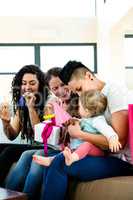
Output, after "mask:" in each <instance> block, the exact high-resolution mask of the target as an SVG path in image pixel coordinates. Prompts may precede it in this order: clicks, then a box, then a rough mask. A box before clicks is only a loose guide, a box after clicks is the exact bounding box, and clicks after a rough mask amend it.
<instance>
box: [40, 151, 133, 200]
mask: <svg viewBox="0 0 133 200" xmlns="http://www.w3.org/2000/svg"><path fill="white" fill-rule="evenodd" d="M126 175H133V167H132V165H130V164H129V163H127V162H125V161H122V160H120V159H118V158H116V157H100V156H99V157H92V156H86V157H85V158H84V159H82V160H79V161H77V162H75V163H73V164H72V165H71V166H66V165H65V162H64V156H63V154H62V153H60V154H59V155H57V156H56V157H55V159H54V160H53V162H52V163H51V165H50V167H49V169H48V172H47V174H46V175H45V178H44V194H43V199H44V200H53V199H54V200H64V199H65V197H66V190H67V184H68V176H71V177H74V179H75V180H77V181H84V182H85V181H91V180H96V179H102V178H108V177H114V176H126Z"/></svg>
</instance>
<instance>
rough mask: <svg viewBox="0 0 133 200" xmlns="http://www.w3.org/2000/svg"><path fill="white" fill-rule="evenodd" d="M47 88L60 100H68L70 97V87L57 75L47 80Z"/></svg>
mask: <svg viewBox="0 0 133 200" xmlns="http://www.w3.org/2000/svg"><path fill="white" fill-rule="evenodd" d="M49 89H50V90H51V91H52V92H53V94H54V95H55V96H56V97H58V98H60V99H61V100H62V101H65V100H68V99H69V98H70V93H71V92H70V89H69V88H68V86H67V85H64V84H63V83H62V81H61V80H60V79H59V77H55V76H52V78H51V79H50V81H49Z"/></svg>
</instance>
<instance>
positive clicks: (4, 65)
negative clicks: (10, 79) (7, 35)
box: [0, 46, 34, 73]
mask: <svg viewBox="0 0 133 200" xmlns="http://www.w3.org/2000/svg"><path fill="white" fill-rule="evenodd" d="M33 63H34V47H28V46H24V47H22V46H21V47H20V46H17V47H14V46H8V47H7V46H6V47H5V46H0V73H4V72H17V71H18V70H19V69H20V68H21V67H22V66H24V65H27V64H33Z"/></svg>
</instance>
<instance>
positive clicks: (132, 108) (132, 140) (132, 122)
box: [128, 104, 133, 161]
mask: <svg viewBox="0 0 133 200" xmlns="http://www.w3.org/2000/svg"><path fill="white" fill-rule="evenodd" d="M128 119H129V145H130V151H131V158H132V161H133V104H129V105H128Z"/></svg>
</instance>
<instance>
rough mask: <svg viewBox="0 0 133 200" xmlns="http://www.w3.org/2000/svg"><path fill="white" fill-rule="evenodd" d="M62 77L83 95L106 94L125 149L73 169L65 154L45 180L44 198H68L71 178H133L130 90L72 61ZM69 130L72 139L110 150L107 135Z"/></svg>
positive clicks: (88, 159)
mask: <svg viewBox="0 0 133 200" xmlns="http://www.w3.org/2000/svg"><path fill="white" fill-rule="evenodd" d="M60 78H61V80H62V81H63V82H64V84H67V85H69V87H70V88H71V89H72V90H73V91H75V92H76V93H78V94H79V95H80V94H81V92H85V91H89V90H92V89H95V90H99V91H101V92H103V93H104V94H105V95H106V97H107V99H108V109H107V110H106V112H105V117H106V119H107V120H108V122H110V124H111V125H112V127H113V128H114V130H115V131H116V132H117V134H118V136H119V139H120V142H121V144H122V147H123V150H122V151H121V152H120V153H119V154H113V155H112V156H107V157H96V156H95V157H91V156H87V157H85V158H84V159H82V160H80V161H78V162H75V163H73V164H72V165H71V166H66V164H65V161H64V156H63V155H62V154H59V155H57V156H56V157H55V159H54V160H53V162H52V163H51V165H50V167H49V169H48V172H47V174H46V176H45V179H44V183H45V184H44V196H43V199H45V200H52V199H54V200H64V199H65V196H66V190H67V184H68V176H72V177H74V178H75V179H76V180H78V181H91V180H96V179H102V178H107V177H113V176H126V175H133V166H132V165H131V164H130V162H131V160H130V155H129V151H128V150H129V149H127V138H128V113H127V101H126V99H125V97H126V95H127V93H126V92H127V91H126V90H124V88H123V87H121V86H119V85H116V84H114V83H109V82H108V83H105V82H104V81H101V80H99V79H97V78H96V76H95V75H94V74H93V73H92V72H91V71H90V70H89V69H88V68H87V67H86V66H84V65H83V64H82V63H80V62H77V61H69V62H68V63H67V64H66V65H65V66H64V68H63V69H62V71H61V73H60ZM68 131H69V133H70V135H71V136H72V137H76V138H80V139H82V140H83V141H88V142H91V143H93V144H95V145H97V146H99V147H100V146H102V147H104V148H108V146H109V144H108V142H107V140H106V138H105V136H103V135H95V134H94V135H93V134H89V133H86V132H84V131H81V130H80V127H79V124H78V123H77V124H75V125H70V126H69V127H68ZM119 158H121V159H119ZM123 158H124V159H123Z"/></svg>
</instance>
